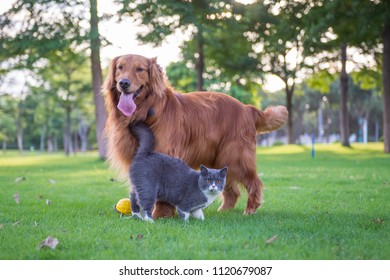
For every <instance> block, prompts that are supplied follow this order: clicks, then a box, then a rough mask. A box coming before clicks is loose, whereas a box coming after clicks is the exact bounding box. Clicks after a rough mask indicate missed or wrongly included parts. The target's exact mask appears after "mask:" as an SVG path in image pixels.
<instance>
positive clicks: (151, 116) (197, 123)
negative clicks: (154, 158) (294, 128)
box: [103, 55, 288, 217]
mask: <svg viewBox="0 0 390 280" xmlns="http://www.w3.org/2000/svg"><path fill="white" fill-rule="evenodd" d="M103 90H104V91H106V92H107V95H106V105H107V110H108V120H107V125H106V135H107V137H108V159H109V162H110V164H111V166H112V167H113V168H114V169H116V170H118V171H120V172H121V173H122V175H124V176H125V177H126V178H127V176H128V170H129V166H130V163H131V160H132V157H133V155H134V151H135V149H136V147H137V142H136V140H135V138H134V137H133V136H132V135H131V134H130V132H129V124H130V123H132V122H134V121H140V120H141V121H145V122H146V123H147V125H148V126H150V128H151V129H152V130H153V132H154V134H155V137H156V141H157V143H156V150H157V151H159V152H162V153H165V154H168V155H170V156H173V157H177V158H180V159H182V160H184V161H185V162H186V163H187V164H188V165H189V166H191V167H192V168H199V166H200V164H204V165H206V166H208V167H211V168H221V167H223V166H225V165H226V166H228V167H229V174H228V177H227V184H226V187H225V191H224V192H223V203H222V205H221V206H220V208H219V210H224V209H230V208H233V207H234V206H235V204H236V202H237V199H238V197H239V196H240V191H239V189H238V183H241V184H243V185H244V186H245V188H246V190H247V192H248V201H247V206H246V209H245V212H244V213H245V214H254V213H255V212H256V209H257V208H258V207H260V206H261V203H262V189H263V184H262V182H261V181H260V179H259V178H258V176H257V173H256V134H257V133H266V132H269V131H272V130H276V129H278V128H280V127H281V126H283V124H284V123H285V121H286V119H287V115H288V113H287V110H286V108H285V107H283V106H277V107H269V108H267V109H266V110H265V111H261V110H259V109H257V108H256V107H254V106H251V105H244V104H242V103H240V102H239V101H237V100H236V99H234V98H232V97H230V96H228V95H226V94H222V93H214V92H194V93H187V94H178V93H174V92H173V90H172V88H171V87H170V85H169V83H168V81H167V78H166V76H165V75H164V73H163V71H162V69H161V67H160V66H159V65H158V64H157V63H156V59H148V58H145V57H143V56H139V55H125V56H120V57H116V58H114V59H113V60H112V62H111V65H110V69H109V73H108V76H107V78H106V80H105V82H104V85H103ZM173 213H174V209H173V208H172V207H171V206H169V205H167V204H165V203H163V202H159V203H157V204H156V207H155V209H154V213H153V216H154V217H163V216H171V215H173Z"/></svg>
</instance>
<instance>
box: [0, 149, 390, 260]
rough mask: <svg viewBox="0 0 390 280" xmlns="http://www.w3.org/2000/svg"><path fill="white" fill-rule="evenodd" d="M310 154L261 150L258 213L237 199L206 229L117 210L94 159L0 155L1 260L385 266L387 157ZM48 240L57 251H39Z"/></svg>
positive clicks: (109, 183) (105, 173) (118, 188)
mask: <svg viewBox="0 0 390 280" xmlns="http://www.w3.org/2000/svg"><path fill="white" fill-rule="evenodd" d="M316 148H317V149H316V157H315V158H314V159H312V158H311V151H310V149H309V148H307V147H302V146H279V147H270V148H259V149H258V172H259V173H260V175H261V178H262V180H263V183H264V185H265V191H264V193H265V201H264V205H263V207H262V208H261V209H259V210H258V213H257V214H256V215H252V216H243V215H242V212H243V210H244V208H245V203H246V198H245V195H244V192H243V196H242V197H241V198H240V201H239V203H238V204H237V206H236V208H235V209H234V210H231V211H229V212H223V213H221V212H217V211H216V209H217V207H218V205H219V202H216V203H214V204H213V205H211V206H210V207H209V208H208V209H207V210H206V211H205V217H206V219H205V221H203V222H201V221H197V220H190V222H189V223H185V222H183V221H182V220H180V219H179V218H172V219H164V220H158V221H156V222H155V223H154V224H149V223H146V222H143V221H137V220H132V219H120V218H119V216H118V214H117V213H116V212H114V210H113V205H114V204H115V203H116V202H117V201H118V200H119V199H120V198H123V197H127V195H128V189H127V187H126V186H124V185H123V184H121V183H120V182H118V181H115V180H111V178H113V177H114V173H113V172H112V171H110V170H109V169H108V167H107V165H106V164H105V163H104V162H102V161H99V160H97V155H96V154H93V153H92V154H86V155H77V156H72V157H69V158H66V157H65V156H63V155H62V154H54V155H39V154H29V153H26V154H25V155H24V156H22V157H20V156H18V155H17V154H16V153H12V152H8V153H7V154H5V155H4V154H1V155H0V259H386V260H388V259H390V242H389V241H390V156H389V155H385V154H383V153H382V148H383V146H382V145H381V144H369V145H353V148H352V149H347V148H341V147H340V146H339V145H317V146H316ZM21 177H24V178H25V179H24V180H21V179H20V178H21ZM17 178H19V179H17ZM15 193H18V194H19V204H17V203H16V202H15V199H14V194H15ZM46 199H48V200H49V201H50V202H51V203H50V204H49V205H47V203H46ZM48 236H52V237H55V238H57V239H58V240H59V244H58V246H57V247H56V248H55V249H54V250H51V249H48V248H43V249H39V245H40V243H41V242H42V240H44V239H45V238H46V237H48ZM275 236H277V237H275ZM272 237H274V238H272ZM270 238H271V241H270V242H268V243H267V242H266V241H267V240H269V239H270ZM272 240H273V241H272Z"/></svg>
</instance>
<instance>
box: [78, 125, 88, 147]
mask: <svg viewBox="0 0 390 280" xmlns="http://www.w3.org/2000/svg"><path fill="white" fill-rule="evenodd" d="M88 132H89V126H88V124H86V123H85V121H84V118H82V119H81V121H80V126H79V131H78V135H79V136H80V141H81V149H80V151H81V152H82V153H85V152H86V151H87V148H88V147H87V145H88Z"/></svg>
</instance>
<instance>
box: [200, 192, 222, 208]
mask: <svg viewBox="0 0 390 280" xmlns="http://www.w3.org/2000/svg"><path fill="white" fill-rule="evenodd" d="M219 194H220V192H212V193H211V192H206V193H205V196H206V198H207V202H206V206H205V207H204V208H206V207H208V206H209V205H210V204H211V203H213V202H214V200H215V199H216V198H217V196H218V195H219Z"/></svg>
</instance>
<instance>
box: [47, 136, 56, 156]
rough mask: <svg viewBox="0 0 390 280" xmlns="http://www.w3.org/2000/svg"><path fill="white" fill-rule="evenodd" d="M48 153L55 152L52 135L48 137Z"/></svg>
mask: <svg viewBox="0 0 390 280" xmlns="http://www.w3.org/2000/svg"><path fill="white" fill-rule="evenodd" d="M47 152H48V153H52V152H54V144H53V136H52V135H50V134H49V135H48V136H47Z"/></svg>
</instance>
